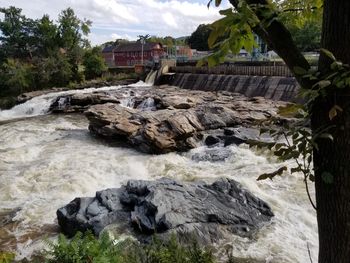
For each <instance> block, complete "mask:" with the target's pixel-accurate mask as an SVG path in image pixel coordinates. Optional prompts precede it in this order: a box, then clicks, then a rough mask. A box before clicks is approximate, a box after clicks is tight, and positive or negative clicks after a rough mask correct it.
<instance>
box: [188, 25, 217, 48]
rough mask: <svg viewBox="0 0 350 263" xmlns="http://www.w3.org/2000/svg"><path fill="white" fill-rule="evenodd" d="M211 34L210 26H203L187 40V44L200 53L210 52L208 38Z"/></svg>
mask: <svg viewBox="0 0 350 263" xmlns="http://www.w3.org/2000/svg"><path fill="white" fill-rule="evenodd" d="M210 33H211V28H210V25H205V24H201V25H199V26H198V27H197V29H196V30H195V31H194V32H193V33H192V34H191V36H190V37H189V38H188V39H187V43H188V44H189V46H190V47H191V48H193V49H197V50H199V51H207V50H209V46H208V38H209V35H210Z"/></svg>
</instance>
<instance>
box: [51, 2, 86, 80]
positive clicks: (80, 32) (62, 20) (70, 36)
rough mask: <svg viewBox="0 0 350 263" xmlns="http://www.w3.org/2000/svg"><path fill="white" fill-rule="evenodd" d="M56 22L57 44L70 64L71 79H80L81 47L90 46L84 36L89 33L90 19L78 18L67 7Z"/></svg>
mask: <svg viewBox="0 0 350 263" xmlns="http://www.w3.org/2000/svg"><path fill="white" fill-rule="evenodd" d="M58 23H59V25H58V36H59V44H60V47H61V48H62V49H63V50H64V52H65V53H66V55H67V57H68V59H69V62H70V64H71V66H72V72H73V80H75V81H81V76H80V73H79V63H80V62H81V60H82V57H83V49H84V48H86V47H89V46H90V44H89V41H88V40H87V39H86V38H84V36H87V35H88V34H89V33H90V26H91V21H89V20H81V19H79V18H78V17H77V16H76V15H75V13H74V10H73V9H72V8H67V9H65V10H63V11H62V12H61V13H60V15H59V18H58Z"/></svg>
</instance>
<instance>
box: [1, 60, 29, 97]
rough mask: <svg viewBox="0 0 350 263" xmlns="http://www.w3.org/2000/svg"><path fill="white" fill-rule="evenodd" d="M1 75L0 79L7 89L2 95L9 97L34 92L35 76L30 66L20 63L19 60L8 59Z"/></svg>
mask: <svg viewBox="0 0 350 263" xmlns="http://www.w3.org/2000/svg"><path fill="white" fill-rule="evenodd" d="M1 73H2V74H1V75H2V77H0V78H1V79H2V82H3V84H4V86H5V87H6V89H5V90H2V91H1V94H3V95H5V96H9V95H17V94H20V93H23V92H26V91H31V90H34V76H33V71H32V66H31V65H30V64H27V63H20V62H19V60H17V59H8V60H7V61H6V62H5V63H4V64H3V65H2V70H1Z"/></svg>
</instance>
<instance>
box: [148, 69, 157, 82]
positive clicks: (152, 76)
mask: <svg viewBox="0 0 350 263" xmlns="http://www.w3.org/2000/svg"><path fill="white" fill-rule="evenodd" d="M157 73H158V70H151V71H150V73H148V75H147V77H146V80H145V82H146V83H147V84H150V85H154V82H155V80H156V77H157Z"/></svg>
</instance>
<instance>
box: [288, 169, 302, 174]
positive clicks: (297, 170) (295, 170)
mask: <svg viewBox="0 0 350 263" xmlns="http://www.w3.org/2000/svg"><path fill="white" fill-rule="evenodd" d="M297 172H301V168H300V167H295V168H291V169H290V173H292V174H293V173H297Z"/></svg>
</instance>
